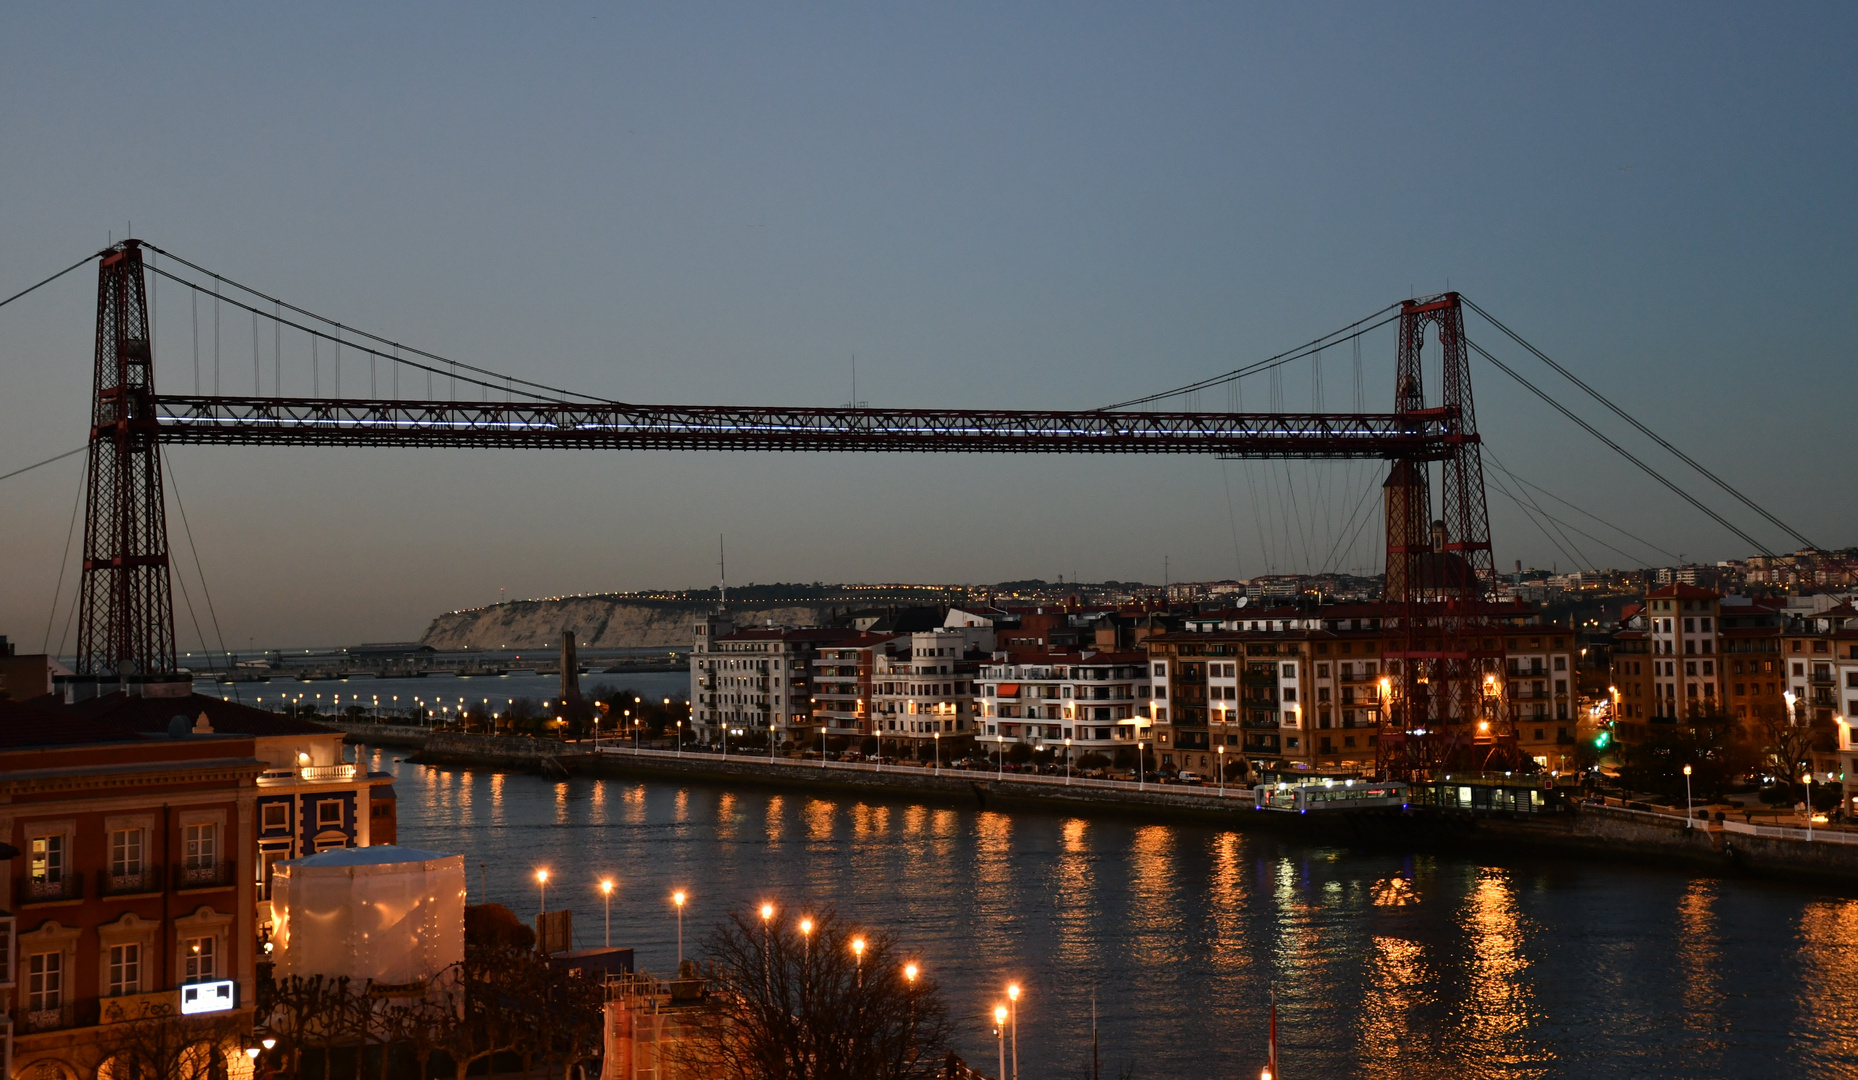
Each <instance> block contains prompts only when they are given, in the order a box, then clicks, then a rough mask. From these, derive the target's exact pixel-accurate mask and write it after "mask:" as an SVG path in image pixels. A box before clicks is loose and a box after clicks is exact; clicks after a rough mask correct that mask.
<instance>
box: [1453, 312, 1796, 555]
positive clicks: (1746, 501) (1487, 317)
mask: <svg viewBox="0 0 1858 1080" xmlns="http://www.w3.org/2000/svg"><path fill="white" fill-rule="evenodd" d="M1460 299H1461V300H1464V304H1465V306H1466V307H1468V308H1470V309H1471V310H1472V311H1475V312H1477V313H1478V314H1479V315H1482V316H1483V317H1484V321H1485V322H1488V323H1489V324H1490V325H1492V326H1494V327H1496V328H1497V329H1499V330H1501V331H1503V332H1504V333H1505V334H1507V335H1508V336H1509V338H1510V340H1512V341H1514V342H1516V344H1518V345H1521V346H1522V347H1523V348H1525V349H1528V350H1529V352H1530V353H1531V354H1532V355H1533V356H1534V357H1535V358H1536V359H1538V360H1540V361H1542V362H1543V363H1544V364H1547V365H1548V366H1549V367H1551V368H1554V369H1555V371H1557V372H1558V373H1560V375H1561V377H1562V378H1564V379H1566V380H1568V381H1569V382H1571V383H1573V384H1574V385H1575V386H1578V387H1580V388H1581V389H1582V390H1584V391H1586V392H1587V395H1588V396H1589V397H1591V398H1593V399H1594V400H1595V401H1598V402H1599V403H1600V404H1602V405H1604V406H1606V407H1607V409H1609V410H1611V412H1612V413H1613V415H1615V416H1617V417H1619V418H1620V419H1621V420H1624V421H1625V422H1626V423H1628V424H1631V425H1632V426H1633V427H1634V428H1636V429H1638V431H1639V433H1640V434H1642V435H1644V436H1645V437H1646V438H1648V439H1650V440H1651V441H1653V442H1655V443H1657V444H1658V445H1659V446H1662V447H1664V448H1665V449H1666V450H1667V451H1669V452H1670V453H1671V454H1672V456H1674V457H1676V458H1677V459H1678V460H1679V461H1682V462H1683V463H1684V464H1686V465H1688V466H1690V467H1691V468H1693V469H1695V470H1697V471H1698V472H1700V473H1702V474H1703V475H1704V476H1705V477H1707V478H1708V479H1709V481H1710V482H1711V483H1713V484H1715V485H1716V486H1717V487H1719V488H1722V489H1723V490H1724V491H1726V492H1728V493H1729V494H1730V495H1733V496H1735V498H1736V500H1737V501H1738V502H1740V503H1741V504H1742V505H1743V506H1746V507H1748V508H1749V509H1750V510H1753V511H1754V512H1755V513H1757V514H1760V515H1761V516H1762V517H1764V518H1766V519H1767V521H1768V523H1769V524H1771V525H1773V526H1774V527H1775V528H1777V529H1779V530H1781V531H1782V532H1784V533H1786V534H1787V535H1788V536H1791V537H1793V538H1794V539H1795V540H1798V541H1799V542H1800V543H1801V544H1802V545H1804V546H1806V547H1817V546H1818V545H1817V544H1814V543H1813V542H1812V541H1811V540H1808V539H1807V538H1806V537H1805V536H1802V535H1801V534H1800V532H1799V530H1797V529H1795V528H1794V527H1793V526H1791V525H1789V524H1787V523H1786V522H1784V521H1782V520H1781V519H1780V518H1777V517H1775V516H1774V515H1773V514H1770V513H1768V512H1767V511H1766V510H1764V509H1762V507H1761V506H1760V505H1759V504H1757V503H1756V502H1755V500H1753V499H1751V498H1749V497H1748V496H1746V495H1744V494H1742V493H1741V492H1740V491H1738V490H1736V488H1735V487H1733V486H1732V485H1730V483H1729V482H1728V481H1727V480H1724V479H1723V478H1722V477H1720V476H1717V475H1716V474H1715V473H1713V472H1711V471H1710V470H1708V469H1706V468H1704V467H1703V465H1702V464H1701V463H1700V462H1698V461H1697V459H1695V458H1693V457H1691V456H1690V455H1689V454H1686V453H1684V452H1683V451H1682V450H1679V449H1678V448H1677V447H1675V446H1673V445H1671V443H1670V441H1669V440H1667V439H1665V438H1664V437H1663V436H1661V435H1659V434H1658V433H1657V432H1655V431H1653V430H1652V429H1651V428H1648V427H1646V426H1645V425H1644V424H1641V423H1640V422H1639V421H1638V420H1636V419H1634V418H1633V417H1632V414H1630V413H1628V412H1626V410H1624V409H1622V408H1620V407H1619V406H1617V405H1615V404H1613V402H1612V401H1610V400H1608V398H1607V397H1606V396H1605V395H1604V394H1602V393H1600V391H1598V390H1595V389H1594V388H1593V387H1591V386H1589V385H1587V383H1586V382H1585V381H1583V380H1582V379H1581V377H1580V376H1578V375H1576V374H1574V373H1573V372H1572V371H1569V370H1568V369H1567V368H1565V367H1562V366H1561V365H1560V364H1558V363H1556V362H1555V361H1553V360H1551V359H1549V357H1548V354H1546V353H1544V352H1543V351H1542V350H1540V349H1538V348H1536V347H1535V346H1534V345H1531V344H1529V343H1528V342H1527V341H1524V340H1523V338H1522V336H1521V335H1520V334H1518V333H1517V332H1516V331H1514V330H1511V329H1510V328H1509V327H1507V326H1505V325H1503V324H1502V323H1501V322H1499V321H1497V319H1496V317H1495V316H1493V315H1491V314H1490V312H1488V311H1485V310H1484V309H1483V308H1481V307H1478V306H1477V305H1476V304H1475V303H1473V302H1472V301H1471V300H1469V299H1468V298H1465V297H1463V296H1460ZM1763 550H1764V551H1765V550H1766V549H1765V548H1764V549H1763Z"/></svg>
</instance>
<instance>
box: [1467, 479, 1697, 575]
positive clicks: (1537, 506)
mask: <svg viewBox="0 0 1858 1080" xmlns="http://www.w3.org/2000/svg"><path fill="white" fill-rule="evenodd" d="M1505 474H1506V475H1507V476H1509V478H1510V479H1511V480H1515V481H1517V482H1518V483H1521V482H1522V477H1520V476H1517V475H1516V474H1515V473H1511V472H1508V471H1507V470H1505ZM1498 490H1500V491H1502V492H1503V495H1504V497H1505V498H1508V499H1510V500H1511V501H1512V502H1514V501H1516V496H1515V494H1513V493H1512V492H1510V491H1507V490H1504V489H1502V488H1499V489H1498ZM1517 505H1519V506H1520V505H1521V503H1518V504H1517ZM1529 505H1530V506H1533V507H1535V511H1536V513H1538V514H1541V515H1542V516H1543V517H1544V518H1547V519H1548V520H1549V521H1552V522H1554V523H1555V525H1556V526H1557V527H1559V528H1563V529H1568V530H1570V531H1572V532H1577V533H1580V534H1581V535H1582V536H1585V537H1586V538H1587V539H1589V540H1592V541H1593V542H1594V543H1596V544H1599V545H1600V546H1601V547H1603V548H1605V549H1607V550H1608V551H1611V552H1614V553H1616V554H1618V555H1621V556H1623V557H1625V558H1627V559H1637V558H1638V556H1636V555H1634V554H1633V553H1632V552H1630V551H1623V550H1621V549H1619V548H1616V547H1614V546H1613V545H1612V544H1609V543H1607V542H1606V541H1605V540H1602V539H1600V538H1599V537H1597V536H1595V535H1594V534H1593V533H1590V532H1588V531H1587V530H1585V529H1582V528H1581V527H1580V526H1578V525H1574V524H1571V523H1569V522H1566V521H1563V520H1561V519H1560V518H1558V517H1556V516H1554V515H1553V514H1551V513H1549V512H1548V511H1547V510H1544V509H1542V504H1541V503H1539V502H1536V501H1535V500H1534V499H1533V498H1531V499H1530V500H1529ZM1525 512H1526V511H1525ZM1537 527H1538V528H1539V527H1540V526H1537ZM1569 543H1573V541H1569ZM1672 557H1673V558H1674V559H1675V558H1676V556H1672ZM1596 569H1597V568H1596Z"/></svg>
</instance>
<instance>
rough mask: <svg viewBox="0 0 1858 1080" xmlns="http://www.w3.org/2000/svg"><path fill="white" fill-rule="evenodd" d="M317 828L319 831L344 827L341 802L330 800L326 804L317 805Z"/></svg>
mask: <svg viewBox="0 0 1858 1080" xmlns="http://www.w3.org/2000/svg"><path fill="white" fill-rule="evenodd" d="M316 827H317V828H319V829H323V828H337V829H339V828H341V827H342V804H341V802H339V801H337V800H335V799H330V800H328V801H326V802H319V803H317V804H316Z"/></svg>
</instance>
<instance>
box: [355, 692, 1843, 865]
mask: <svg viewBox="0 0 1858 1080" xmlns="http://www.w3.org/2000/svg"><path fill="white" fill-rule="evenodd" d="M332 726H335V727H337V728H340V729H342V730H343V731H345V732H346V733H347V736H348V739H349V741H351V742H365V743H377V744H381V745H387V746H395V747H406V748H414V749H417V751H418V752H417V753H415V754H413V755H411V756H410V757H409V759H408V760H410V761H414V762H419V763H422V764H431V765H454V766H460V767H467V768H469V767H478V768H489V769H495V770H504V771H513V772H531V773H539V774H542V775H545V776H557V777H565V776H570V775H581V776H612V777H640V778H651V779H667V780H683V781H695V782H699V783H719V784H753V785H756V786H763V787H779V788H786V789H799V790H811V791H834V792H842V793H851V794H857V795H860V796H862V797H867V798H878V799H908V800H929V801H934V802H940V803H954V804H961V805H969V806H979V807H982V808H986V809H997V810H1003V811H1011V810H1016V809H1025V810H1033V811H1046V812H1049V811H1062V812H1068V813H1081V814H1091V815H1101V816H1120V817H1128V816H1130V815H1132V814H1134V815H1140V816H1143V817H1158V818H1169V819H1175V820H1195V821H1201V822H1207V823H1213V824H1223V825H1224V826H1226V827H1228V828H1249V829H1270V830H1274V831H1281V832H1283V833H1285V834H1287V835H1297V836H1306V837H1309V838H1311V839H1321V840H1324V841H1326V842H1339V843H1348V844H1350V845H1351V846H1357V847H1386V846H1398V847H1405V848H1412V849H1437V848H1450V849H1455V850H1459V851H1464V852H1468V853H1471V854H1473V855H1479V854H1481V855H1487V856H1493V857H1501V856H1504V855H1512V854H1518V853H1539V854H1555V855H1562V856H1568V857H1573V858H1577V859H1582V860H1589V861H1632V862H1636V863H1645V862H1653V863H1659V864H1664V865H1670V866H1673V867H1681V868H1683V869H1687V870H1690V871H1694V872H1701V873H1712V874H1748V875H1755V876H1763V877H1776V878H1783V877H1784V878H1788V879H1795V880H1798V879H1811V880H1814V881H1817V882H1819V883H1822V884H1829V885H1835V886H1838V887H1842V888H1846V889H1849V888H1852V887H1854V886H1858V844H1833V843H1824V842H1818V843H1806V842H1803V841H1801V840H1798V839H1791V838H1782V837H1766V836H1756V835H1750V834H1746V833H1739V832H1729V831H1726V830H1724V829H1722V828H1721V827H1715V828H1709V827H1704V828H1694V829H1692V828H1686V827H1685V822H1684V819H1683V818H1682V817H1681V816H1677V815H1673V814H1664V813H1656V812H1647V811H1642V810H1628V809H1623V808H1618V807H1610V806H1600V805H1597V804H1593V803H1588V804H1585V805H1577V806H1575V807H1574V808H1572V809H1571V810H1570V811H1569V812H1567V813H1561V814H1546V815H1540V816H1535V815H1515V816H1497V815H1490V816H1469V815H1465V814H1460V813H1456V812H1452V811H1432V810H1429V809H1427V808H1415V809H1414V810H1413V811H1411V812H1409V813H1406V814H1402V813H1399V812H1397V811H1363V812H1355V813H1333V814H1307V815H1296V814H1282V813H1270V812H1261V811H1258V810H1255V809H1254V808H1253V806H1252V801H1251V797H1250V792H1249V791H1242V790H1241V789H1237V788H1233V789H1230V793H1229V794H1228V795H1227V796H1225V797H1218V796H1215V795H1212V794H1210V793H1209V792H1208V791H1207V789H1204V788H1195V789H1175V790H1169V789H1167V788H1165V787H1163V788H1156V789H1151V790H1147V791H1138V790H1134V789H1133V788H1124V787H1115V788H1108V787H1089V786H1081V785H1080V786H1066V785H1063V784H1060V783H1051V782H1030V781H1027V780H1025V779H1000V778H996V777H994V776H992V775H989V774H988V773H985V772H967V771H961V772H954V771H943V772H935V771H932V770H928V769H920V768H914V767H908V766H902V767H895V768H891V767H886V768H885V769H884V770H883V771H882V772H878V771H874V770H870V769H845V768H809V767H806V766H796V765H793V764H786V763H778V764H777V763H773V762H769V761H765V760H760V759H757V758H754V757H750V756H747V755H731V756H730V757H727V758H725V757H722V756H721V755H718V754H712V753H708V752H701V753H695V752H693V753H690V754H685V755H683V756H671V755H640V756H634V755H632V754H627V753H610V754H609V753H598V754H596V753H592V752H589V751H587V750H585V749H583V748H582V747H581V746H580V745H579V744H569V743H559V742H554V741H551V740H546V739H530V738H520V737H503V736H496V737H487V736H482V735H464V734H459V733H456V732H428V731H426V730H425V729H421V728H414V727H393V726H389V725H376V724H350V723H337V724H334V725H332ZM1699 824H1700V825H1701V824H1703V823H1702V822H1699Z"/></svg>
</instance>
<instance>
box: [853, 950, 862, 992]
mask: <svg viewBox="0 0 1858 1080" xmlns="http://www.w3.org/2000/svg"><path fill="white" fill-rule="evenodd" d="M852 961H853V963H855V964H857V965H858V989H860V990H863V989H864V938H861V937H855V938H853V939H852Z"/></svg>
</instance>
